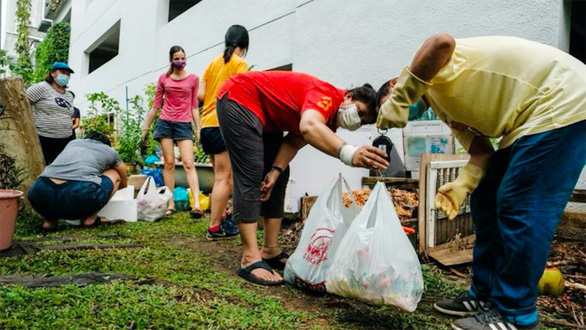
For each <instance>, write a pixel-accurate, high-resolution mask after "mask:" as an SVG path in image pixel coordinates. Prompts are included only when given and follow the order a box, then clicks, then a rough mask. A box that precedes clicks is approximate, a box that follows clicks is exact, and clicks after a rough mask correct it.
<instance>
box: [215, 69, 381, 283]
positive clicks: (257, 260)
mask: <svg viewBox="0 0 586 330" xmlns="http://www.w3.org/2000/svg"><path fill="white" fill-rule="evenodd" d="M374 98H375V92H374V90H373V89H372V87H371V86H370V85H365V86H362V87H359V88H354V89H351V90H342V89H338V88H336V87H334V86H332V85H330V84H329V83H327V82H325V81H322V80H319V79H317V78H315V77H312V76H310V75H308V74H304V73H297V72H282V71H266V72H249V73H245V74H240V75H236V76H233V77H231V78H229V79H228V80H227V81H226V82H225V83H224V84H223V85H222V87H221V88H220V90H219V92H218V99H217V101H216V108H217V114H218V119H219V123H220V130H221V132H222V136H223V137H224V142H225V144H226V148H227V149H228V153H229V156H230V162H231V164H232V172H233V181H234V192H233V203H234V205H233V209H234V212H233V215H232V216H233V217H234V219H235V220H236V221H237V222H238V227H239V229H240V237H241V238H242V243H243V257H242V261H241V263H240V268H239V270H238V275H239V276H241V277H243V278H244V279H246V280H248V281H250V282H253V283H257V284H262V285H277V284H282V283H283V278H282V277H281V276H280V275H279V274H278V273H277V272H275V271H274V269H279V270H282V269H284V266H285V263H286V261H287V258H288V255H287V254H286V253H284V252H283V251H282V250H281V249H280V247H279V242H278V236H279V230H280V227H281V218H282V217H283V202H284V197H285V188H286V186H287V182H288V177H289V168H288V165H289V162H290V161H291V160H292V159H293V157H294V156H295V155H296V154H297V151H298V150H299V149H301V148H302V147H303V146H305V145H306V144H308V143H309V144H311V145H312V146H314V147H315V148H317V149H319V150H320V151H322V152H324V153H326V154H328V155H330V156H333V157H337V158H340V159H341V160H342V161H343V162H344V163H345V164H346V165H349V166H359V167H366V168H372V169H384V168H386V166H388V162H387V161H386V160H385V159H384V158H383V157H386V154H385V153H384V152H383V151H382V150H380V149H377V148H375V147H372V146H362V147H357V146H352V145H347V144H346V143H345V142H344V141H343V140H342V139H341V138H340V137H338V136H337V135H336V134H335V133H334V131H335V130H336V129H337V128H339V127H342V128H345V129H348V130H356V129H358V128H359V127H360V126H361V125H364V124H370V123H374V121H375V120H376V110H375V107H374ZM283 132H288V134H287V135H286V136H284V137H283ZM263 178H264V180H263ZM259 215H261V216H263V217H264V243H263V247H262V250H259V248H258V245H257V237H256V230H257V219H258V217H259Z"/></svg>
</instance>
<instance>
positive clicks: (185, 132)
mask: <svg viewBox="0 0 586 330" xmlns="http://www.w3.org/2000/svg"><path fill="white" fill-rule="evenodd" d="M163 138H166V139H171V140H173V141H179V140H192V139H193V128H192V126H191V122H188V123H183V122H177V121H168V120H163V119H157V125H156V127H155V136H154V139H155V140H157V141H159V142H161V139H163Z"/></svg>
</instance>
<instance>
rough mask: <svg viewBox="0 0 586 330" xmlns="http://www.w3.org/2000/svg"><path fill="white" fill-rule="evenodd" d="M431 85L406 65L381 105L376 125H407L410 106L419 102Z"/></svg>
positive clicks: (385, 127)
mask: <svg viewBox="0 0 586 330" xmlns="http://www.w3.org/2000/svg"><path fill="white" fill-rule="evenodd" d="M430 86H431V84H430V83H428V82H425V81H423V80H421V79H419V78H418V77H416V76H415V75H414V74H413V73H411V71H409V69H408V68H407V67H405V68H404V69H403V71H402V72H401V75H400V76H399V78H398V79H397V83H396V84H395V87H393V90H392V91H391V96H390V97H389V98H388V99H387V100H386V101H385V103H383V105H382V106H381V107H380V110H379V112H378V118H377V120H376V127H378V128H380V129H388V128H393V127H405V125H407V120H408V119H409V107H410V106H411V105H412V104H413V103H415V102H417V100H419V99H420V98H421V96H422V95H423V94H425V92H426V91H427V90H428V89H429V87H430Z"/></svg>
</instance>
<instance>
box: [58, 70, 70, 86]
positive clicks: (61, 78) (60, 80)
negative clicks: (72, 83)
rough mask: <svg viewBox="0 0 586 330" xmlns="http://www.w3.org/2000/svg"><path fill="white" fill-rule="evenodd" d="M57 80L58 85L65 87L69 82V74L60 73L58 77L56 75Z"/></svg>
mask: <svg viewBox="0 0 586 330" xmlns="http://www.w3.org/2000/svg"><path fill="white" fill-rule="evenodd" d="M55 82H56V83H57V85H59V86H61V87H65V86H67V84H68V83H69V76H68V75H65V74H63V73H58V74H57V77H55Z"/></svg>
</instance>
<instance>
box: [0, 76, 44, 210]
mask: <svg viewBox="0 0 586 330" xmlns="http://www.w3.org/2000/svg"><path fill="white" fill-rule="evenodd" d="M0 102H2V103H3V105H4V106H5V107H4V108H5V109H4V112H3V113H0V148H1V149H0V157H4V159H12V160H14V162H13V166H14V167H15V169H16V172H15V173H17V176H18V179H19V180H18V181H20V182H19V184H18V185H17V186H16V187H2V186H0V188H16V189H18V190H21V191H24V192H25V196H26V192H27V191H28V188H29V187H30V186H31V185H32V183H33V182H34V181H35V180H36V178H37V177H38V176H39V175H40V174H41V172H42V171H43V167H44V165H43V153H42V151H41V145H40V142H39V137H38V135H37V130H36V127H35V122H34V119H33V112H32V107H31V105H30V102H29V100H28V97H27V96H26V93H25V88H24V84H23V82H22V79H21V78H16V77H15V78H8V79H2V80H0ZM6 170H7V169H4V168H0V171H6ZM0 185H6V184H5V183H3V182H0ZM26 205H27V206H28V205H29V203H28V202H27V203H26Z"/></svg>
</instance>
